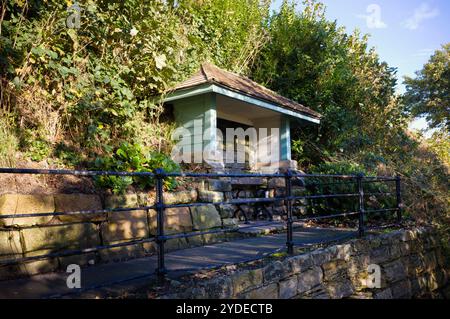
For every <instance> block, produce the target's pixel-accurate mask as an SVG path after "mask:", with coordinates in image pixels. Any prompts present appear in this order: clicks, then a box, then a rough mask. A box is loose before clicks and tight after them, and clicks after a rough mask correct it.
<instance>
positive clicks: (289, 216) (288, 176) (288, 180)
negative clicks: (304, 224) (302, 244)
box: [285, 170, 294, 255]
mask: <svg viewBox="0 0 450 319" xmlns="http://www.w3.org/2000/svg"><path fill="white" fill-rule="evenodd" d="M285 181H286V192H285V199H286V205H287V241H286V246H287V253H288V254H290V255H292V254H293V253H294V238H293V226H292V224H293V220H292V172H291V170H287V172H286V176H285Z"/></svg>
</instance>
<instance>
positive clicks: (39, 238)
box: [21, 223, 100, 252]
mask: <svg viewBox="0 0 450 319" xmlns="http://www.w3.org/2000/svg"><path fill="white" fill-rule="evenodd" d="M21 232H22V237H23V241H24V246H25V249H26V252H34V251H38V250H45V249H49V250H52V251H57V250H66V249H71V248H73V249H81V248H90V247H94V246H98V245H99V244H100V239H99V232H98V229H97V227H96V226H95V225H94V224H90V223H83V224H72V225H52V226H45V227H32V228H24V229H22V230H21Z"/></svg>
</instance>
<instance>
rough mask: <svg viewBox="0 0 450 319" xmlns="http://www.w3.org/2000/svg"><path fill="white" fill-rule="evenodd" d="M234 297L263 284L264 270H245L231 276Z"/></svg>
mask: <svg viewBox="0 0 450 319" xmlns="http://www.w3.org/2000/svg"><path fill="white" fill-rule="evenodd" d="M231 281H232V284H233V293H234V296H238V295H240V294H242V293H243V292H245V291H247V290H248V289H250V288H254V287H257V286H261V285H262V283H263V272H262V269H255V270H244V271H240V272H237V273H234V274H232V275H231Z"/></svg>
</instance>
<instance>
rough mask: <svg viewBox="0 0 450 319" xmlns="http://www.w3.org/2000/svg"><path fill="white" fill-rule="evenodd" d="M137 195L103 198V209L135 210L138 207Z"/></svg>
mask: <svg viewBox="0 0 450 319" xmlns="http://www.w3.org/2000/svg"><path fill="white" fill-rule="evenodd" d="M139 206H140V205H139V202H138V196H137V194H135V193H133V194H124V195H109V196H106V197H105V208H106V209H109V208H135V207H139Z"/></svg>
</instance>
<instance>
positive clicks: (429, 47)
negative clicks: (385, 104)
mask: <svg viewBox="0 0 450 319" xmlns="http://www.w3.org/2000/svg"><path fill="white" fill-rule="evenodd" d="M296 2H298V3H299V5H300V4H301V3H302V1H301V0H297V1H296ZM321 2H322V3H324V4H325V5H326V8H327V9H326V16H327V17H328V18H329V19H330V20H337V22H338V25H340V26H345V27H346V28H347V31H348V32H352V31H353V30H354V29H356V28H358V29H360V30H361V32H362V33H363V34H364V33H367V34H370V39H369V44H370V45H371V46H373V47H375V48H376V50H377V52H378V54H379V55H380V58H381V59H382V60H384V61H386V62H387V63H388V64H389V65H390V66H393V67H397V68H398V78H399V81H398V82H399V85H398V88H397V90H398V92H399V93H403V92H404V91H405V88H404V85H403V84H402V82H403V76H405V75H408V76H414V72H415V71H417V70H420V69H421V68H422V66H423V65H424V64H425V63H426V62H427V61H428V59H429V58H430V56H431V55H432V54H433V52H434V51H435V50H437V49H439V48H441V46H442V45H443V44H444V43H447V42H450V1H449V0H322V1H321ZM281 3H282V0H275V1H274V3H273V5H272V8H273V9H274V10H277V9H278V8H279V7H280V5H281ZM300 8H301V7H300ZM410 127H411V128H412V129H423V128H425V127H426V123H425V120H423V119H419V120H416V121H414V122H413V123H412V124H411V126H410Z"/></svg>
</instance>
